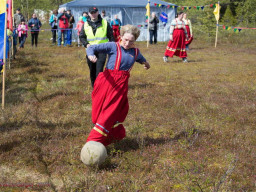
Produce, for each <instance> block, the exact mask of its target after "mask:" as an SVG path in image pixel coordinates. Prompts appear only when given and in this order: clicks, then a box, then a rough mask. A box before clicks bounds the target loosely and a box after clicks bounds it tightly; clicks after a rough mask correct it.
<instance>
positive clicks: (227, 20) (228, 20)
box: [221, 6, 237, 25]
mask: <svg viewBox="0 0 256 192" xmlns="http://www.w3.org/2000/svg"><path fill="white" fill-rule="evenodd" d="M221 21H222V22H223V23H224V24H228V25H236V24H237V20H236V18H235V17H234V15H233V12H232V11H231V9H230V6H228V7H227V9H226V11H225V14H224V16H223V17H222V19H221Z"/></svg>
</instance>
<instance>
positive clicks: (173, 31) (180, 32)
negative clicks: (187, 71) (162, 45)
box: [163, 12, 188, 62]
mask: <svg viewBox="0 0 256 192" xmlns="http://www.w3.org/2000/svg"><path fill="white" fill-rule="evenodd" d="M182 18H183V12H180V13H178V17H177V18H176V19H174V20H172V22H171V27H170V41H169V43H168V45H167V48H166V51H165V54H164V57H163V59H164V62H167V61H168V57H173V55H176V56H178V57H180V58H182V60H183V62H188V60H187V52H186V45H185V41H186V39H188V35H187V30H186V27H185V24H184V22H183V21H182Z"/></svg>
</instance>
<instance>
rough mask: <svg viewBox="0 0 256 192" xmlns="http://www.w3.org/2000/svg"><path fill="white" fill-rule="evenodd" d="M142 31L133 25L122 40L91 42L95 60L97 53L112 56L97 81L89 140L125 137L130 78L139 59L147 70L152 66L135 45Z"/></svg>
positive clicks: (124, 31)
mask: <svg viewBox="0 0 256 192" xmlns="http://www.w3.org/2000/svg"><path fill="white" fill-rule="evenodd" d="M139 34H140V30H139V29H138V28H137V27H135V26H132V25H125V26H123V27H122V28H121V38H120V41H119V42H116V43H115V42H108V43H102V44H98V45H91V46H90V47H89V48H87V55H88V58H89V59H90V61H91V62H93V63H95V62H96V61H97V57H96V56H95V53H106V54H108V56H109V60H108V63H107V65H106V69H105V71H104V72H101V73H100V74H99V75H98V77H97V79H96V81H95V84H94V89H93V92H92V122H93V123H94V124H95V126H94V128H93V129H92V130H91V132H90V134H89V137H88V139H87V142H88V141H96V142H100V143H102V144H103V145H105V146H107V145H109V144H111V143H113V142H114V141H118V140H121V139H123V138H124V137H125V128H124V126H123V124H122V123H123V122H124V120H125V118H126V116H127V114H128V110H129V104H128V97H127V94H128V80H129V77H130V71H131V69H132V67H133V64H134V63H135V62H139V63H141V64H144V68H145V69H149V68H150V65H149V63H148V62H147V61H146V59H145V58H144V57H143V56H142V55H141V53H140V51H139V49H137V48H134V42H135V41H136V39H137V38H138V37H139Z"/></svg>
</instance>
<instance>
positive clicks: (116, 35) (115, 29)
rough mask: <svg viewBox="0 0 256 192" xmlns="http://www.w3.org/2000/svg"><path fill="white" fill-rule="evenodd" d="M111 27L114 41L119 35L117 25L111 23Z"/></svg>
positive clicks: (116, 40)
mask: <svg viewBox="0 0 256 192" xmlns="http://www.w3.org/2000/svg"><path fill="white" fill-rule="evenodd" d="M112 29H113V35H114V38H115V42H118V41H119V36H120V30H119V25H113V26H112Z"/></svg>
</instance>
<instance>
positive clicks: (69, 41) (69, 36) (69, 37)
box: [67, 10, 75, 46]
mask: <svg viewBox="0 0 256 192" xmlns="http://www.w3.org/2000/svg"><path fill="white" fill-rule="evenodd" d="M67 14H68V15H69V16H70V17H69V19H68V28H69V30H67V44H68V45H69V46H71V44H72V30H73V24H74V23H75V18H74V15H72V14H71V10H68V11H67Z"/></svg>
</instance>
